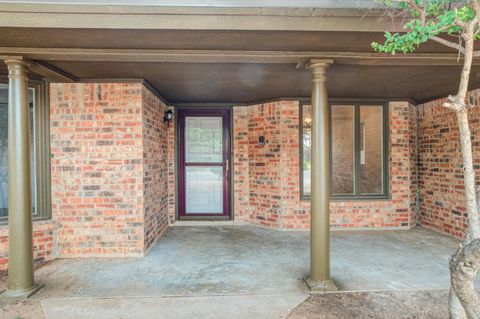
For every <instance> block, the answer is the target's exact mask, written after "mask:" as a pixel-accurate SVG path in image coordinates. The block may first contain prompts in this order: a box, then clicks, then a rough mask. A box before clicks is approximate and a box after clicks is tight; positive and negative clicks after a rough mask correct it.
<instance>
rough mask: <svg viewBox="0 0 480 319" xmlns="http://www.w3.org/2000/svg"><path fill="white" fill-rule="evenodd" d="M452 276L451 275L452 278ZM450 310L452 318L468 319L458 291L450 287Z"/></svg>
mask: <svg viewBox="0 0 480 319" xmlns="http://www.w3.org/2000/svg"><path fill="white" fill-rule="evenodd" d="M451 279H452V276H451V275H450V280H451ZM448 312H449V313H450V319H467V314H466V313H465V309H463V306H462V303H461V302H460V300H458V297H457V293H456V292H455V290H454V289H453V286H451V287H450V293H449V295H448Z"/></svg>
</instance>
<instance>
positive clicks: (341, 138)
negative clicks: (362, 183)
mask: <svg viewBox="0 0 480 319" xmlns="http://www.w3.org/2000/svg"><path fill="white" fill-rule="evenodd" d="M354 109H355V108H354V106H353V105H334V106H332V146H331V148H332V193H333V194H341V195H346V194H353V193H354V184H355V183H354V173H353V172H354V167H355V148H354V146H355V138H354V137H355V133H354V132H355V131H354V119H355V115H354V114H355V112H354Z"/></svg>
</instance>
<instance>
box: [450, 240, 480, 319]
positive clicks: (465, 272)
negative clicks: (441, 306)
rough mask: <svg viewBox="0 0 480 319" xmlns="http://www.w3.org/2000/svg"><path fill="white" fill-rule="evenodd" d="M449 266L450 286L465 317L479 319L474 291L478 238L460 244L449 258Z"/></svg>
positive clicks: (479, 263)
mask: <svg viewBox="0 0 480 319" xmlns="http://www.w3.org/2000/svg"><path fill="white" fill-rule="evenodd" d="M449 268H450V275H451V279H450V282H451V284H452V288H453V289H454V290H455V293H456V296H457V297H458V300H459V301H460V303H461V305H462V306H463V309H464V310H465V313H466V315H467V318H468V319H480V298H479V297H478V295H477V292H476V291H475V278H476V276H477V273H478V271H479V270H480V239H478V238H477V239H475V240H472V241H470V242H469V243H468V244H466V245H465V246H460V248H459V249H458V250H457V252H456V253H455V255H453V256H452V257H451V258H450V261H449ZM450 301H452V300H450ZM450 306H452V305H451V304H450ZM454 318H459V317H454Z"/></svg>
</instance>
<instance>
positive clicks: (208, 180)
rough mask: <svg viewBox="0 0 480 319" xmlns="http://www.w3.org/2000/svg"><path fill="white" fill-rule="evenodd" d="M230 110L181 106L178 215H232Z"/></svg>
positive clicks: (206, 216) (227, 216) (202, 217)
mask: <svg viewBox="0 0 480 319" xmlns="http://www.w3.org/2000/svg"><path fill="white" fill-rule="evenodd" d="M229 123H230V113H229V110H227V109H209V110H203V109H202V110H192V109H189V110H179V111H178V127H179V131H178V133H179V135H178V137H179V148H178V160H179V172H178V179H179V205H178V208H179V218H180V219H208V218H219V219H229V218H230V173H229V171H230V167H229V164H230V125H229Z"/></svg>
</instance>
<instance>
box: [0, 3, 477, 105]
mask: <svg viewBox="0 0 480 319" xmlns="http://www.w3.org/2000/svg"><path fill="white" fill-rule="evenodd" d="M74 7H77V8H76V9H77V11H75V8H74ZM41 8H42V10H39V9H38V7H32V6H30V5H25V6H24V7H21V8H19V7H15V6H13V7H11V6H10V5H9V6H5V5H0V17H3V18H5V19H3V20H1V19H0V56H2V55H4V56H11V55H21V56H24V57H26V58H28V59H30V60H33V61H35V62H37V63H35V64H34V66H33V68H32V69H31V72H32V73H33V74H36V75H38V76H40V77H46V78H50V79H53V80H55V81H61V82H65V81H91V80H105V79H115V80H119V79H144V80H146V81H148V82H149V83H150V84H151V85H152V86H153V87H154V88H155V89H156V90H157V91H158V92H160V93H161V94H162V95H163V96H164V97H165V98H166V100H168V101H169V102H170V103H174V104H176V103H231V104H241V103H253V102H257V101H262V100H268V99H274V98H280V97H291V98H308V97H309V95H310V85H311V84H310V72H309V70H306V69H305V67H304V65H305V63H306V62H307V61H308V60H309V59H310V58H320V59H333V60H334V61H335V63H334V65H332V67H331V68H330V71H329V82H328V87H329V95H330V96H331V97H336V98H390V99H410V100H413V101H416V102H424V101H428V100H431V99H434V98H436V97H441V96H446V95H448V94H452V93H454V92H455V91H456V89H457V87H456V86H457V82H458V79H459V73H460V69H461V61H460V62H458V61H457V54H456V53H455V52H454V51H452V50H450V49H447V48H444V47H442V46H440V45H438V44H435V43H430V44H428V45H424V46H422V47H421V48H419V50H418V51H417V52H416V53H415V54H413V55H407V56H404V55H397V56H386V55H381V54H376V53H374V52H373V51H372V49H371V47H370V44H371V42H372V41H382V40H383V32H380V31H381V30H384V29H385V28H388V27H387V26H390V29H391V30H396V28H397V27H396V24H395V23H396V22H395V21H393V22H391V23H390V24H389V23H386V22H385V21H384V20H382V21H383V22H382V23H380V24H379V21H380V20H379V19H381V18H380V17H379V15H374V16H373V17H367V18H365V19H363V20H361V21H362V22H361V23H360V24H359V25H360V26H361V27H360V28H359V30H357V29H352V27H353V26H354V25H355V24H354V22H355V21H360V20H359V19H361V18H362V15H361V14H362V13H360V12H358V11H352V10H347V11H345V10H343V11H342V10H340V11H338V10H326V11H325V10H323V11H321V10H320V11H312V10H310V11H308V10H306V9H301V10H297V11H295V10H293V11H292V9H282V10H280V9H273V8H270V9H265V10H263V11H258V9H252V8H250V9H238V10H236V11H232V10H233V9H218V10H217V9H212V8H202V9H194V10H195V11H189V12H185V11H184V10H182V9H179V8H169V9H165V8H154V9H152V12H149V11H148V10H146V9H145V8H138V7H137V8H134V9H131V11H129V10H130V9H128V8H127V9H126V8H116V7H114V8H113V9H110V10H106V9H104V8H103V9H101V10H99V12H97V13H94V12H92V9H91V6H88V7H78V6H63V7H62V6H60V7H58V6H56V7H41ZM15 10H17V11H15ZM22 10H23V11H22ZM35 10H37V11H38V12H37V14H34V13H35V12H34V11H35ZM78 10H79V11H78ZM102 10H103V11H102ZM189 10H191V9H189ZM212 10H213V11H212ZM170 11H172V12H170ZM18 12H21V15H22V16H25V17H27V16H28V17H37V18H36V19H37V20H38V21H37V22H39V25H40V26H44V27H33V26H30V27H28V25H29V24H31V23H32V21H30V20H29V21H30V22H28V23H27V24H26V25H24V26H27V27H19V25H20V24H22V23H21V22H18V19H17V20H15V19H13V18H14V17H15V16H16V15H18ZM39 12H40V13H39ZM79 12H81V13H82V15H78V13H79ZM192 12H195V14H193V13H192ZM232 12H233V13H232ZM202 13H203V14H204V15H205V17H204V18H210V19H212V20H209V22H208V23H209V25H205V24H204V27H205V29H202V28H198V29H188V28H187V27H186V25H183V24H181V23H180V22H181V21H187V20H182V19H190V18H192V14H193V15H194V16H195V17H197V18H199V19H201V18H202ZM65 14H66V15H65ZM155 14H156V15H157V18H158V15H160V16H165V15H167V16H168V17H169V23H171V25H170V27H171V28H170V29H162V27H161V26H156V27H158V28H155V25H154V24H152V25H148V26H147V25H143V26H140V27H135V28H134V27H132V25H133V22H135V21H140V20H141V19H143V18H145V16H148V17H149V18H151V16H155ZM45 15H49V16H51V17H54V18H55V17H56V19H57V20H55V21H53V22H49V21H48V20H46V19H45ZM90 15H91V16H92V17H90V18H91V19H89V18H88V17H89V16H90ZM99 15H108V18H109V19H110V20H111V21H114V22H115V23H113V22H112V23H113V24H112V25H109V27H108V28H105V27H102V28H94V26H95V25H94V23H93V21H94V20H92V19H93V18H94V17H95V16H96V17H97V18H98V17H99ZM73 16H75V19H76V20H75V19H73V18H72V19H73V22H75V23H73V22H72V23H70V22H69V21H66V17H73ZM173 16H176V17H177V19H178V21H176V22H175V21H174V20H172V18H173ZM219 16H222V17H223V18H222V19H221V20H219V21H217V20H218V19H217V18H218V17H219ZM228 16H230V18H231V19H240V20H241V21H240V20H239V21H237V22H238V24H236V25H234V24H232V23H225V21H224V19H225V17H228ZM122 17H123V19H124V21H125V24H124V25H125V26H129V28H121V25H119V24H118V21H119V19H121V18H122ZM135 17H136V18H135ZM215 17H217V18H215ZM266 17H269V18H272V19H273V20H272V23H273V25H274V26H275V25H276V26H281V27H280V29H279V30H271V28H272V25H264V24H262V23H264V22H265V21H264V22H261V21H263V20H262V19H264V18H266ZM327 17H329V19H330V18H332V17H333V18H335V19H337V20H336V21H337V24H334V23H332V21H330V20H328V21H327V20H325V19H326V18H327ZM79 19H80V20H79ZM82 19H83V20H82ZM135 19H137V20H135ZM216 19H217V20H216ZM355 19H356V20H355ZM67 20H68V19H67ZM304 20H305V21H304ZM317 20H322V21H324V22H322V23H319V22H318V21H317ZM215 21H217V22H215ZM222 21H224V22H222ZM248 21H252V24H248V23H246V22H248ZM282 21H283V22H285V23H283V22H282ZM302 21H303V22H302ZM287 22H288V23H287ZM327 22H328V23H327ZM82 23H86V24H84V25H85V27H84V28H80V27H76V28H72V27H69V25H75V24H76V25H77V26H81V25H82ZM102 23H103V22H102ZM152 23H153V22H152ZM188 23H190V24H189V26H190V27H192V28H193V27H195V25H194V23H193V22H191V21H190V22H188ZM195 23H197V24H199V25H200V24H202V23H206V22H205V21H204V22H201V21H197V22H195ZM222 23H223V24H222ZM218 25H222V26H224V27H225V29H220V28H219V26H218ZM175 26H177V27H175ZM255 26H257V28H258V29H254V27H255ZM295 26H296V27H295ZM207 27H208V28H209V29H208V28H207ZM289 28H290V29H289ZM348 28H350V29H351V30H354V31H348V32H346V31H345V29H348ZM292 29H293V30H292ZM474 64H475V65H474V67H473V76H472V81H471V87H472V88H477V87H480V61H475V62H474ZM1 74H6V68H5V67H4V66H0V75H1Z"/></svg>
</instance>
